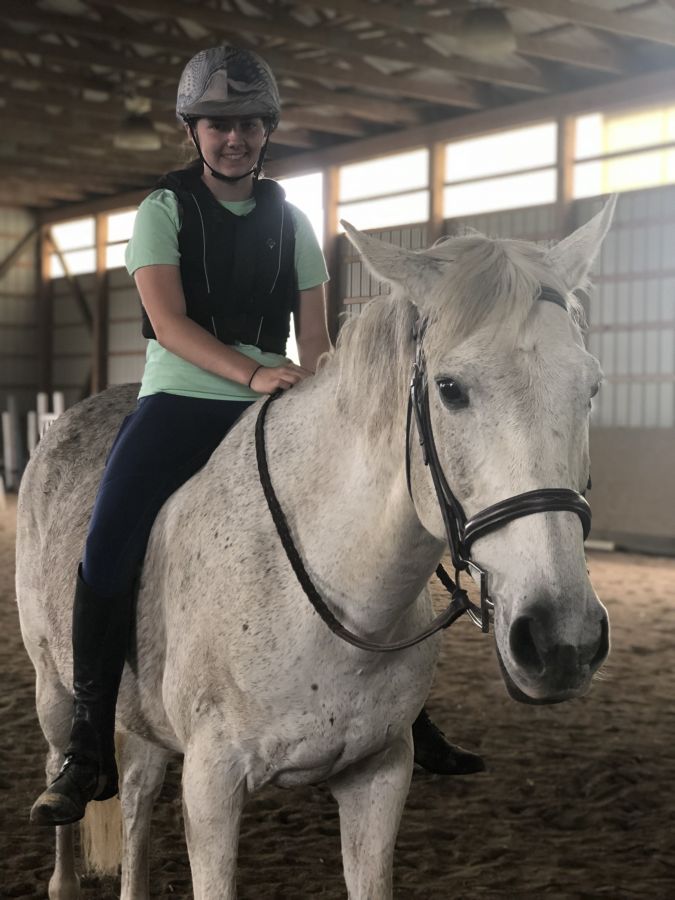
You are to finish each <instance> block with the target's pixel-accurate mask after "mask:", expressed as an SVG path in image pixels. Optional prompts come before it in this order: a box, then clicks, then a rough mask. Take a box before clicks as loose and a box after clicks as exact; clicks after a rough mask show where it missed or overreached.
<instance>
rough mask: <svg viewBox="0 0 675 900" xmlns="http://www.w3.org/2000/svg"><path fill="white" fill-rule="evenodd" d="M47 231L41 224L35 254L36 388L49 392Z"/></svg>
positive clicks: (50, 336)
mask: <svg viewBox="0 0 675 900" xmlns="http://www.w3.org/2000/svg"><path fill="white" fill-rule="evenodd" d="M48 232H49V226H46V225H43V226H42V227H41V228H40V236H39V239H38V242H37V254H36V256H37V259H36V268H37V271H38V278H39V280H38V287H37V322H38V353H39V359H38V390H39V391H44V392H45V393H47V394H51V392H52V386H53V385H52V379H53V369H54V345H53V334H54V310H53V300H54V292H53V284H52V279H51V274H50V266H49V248H50V245H49V240H48Z"/></svg>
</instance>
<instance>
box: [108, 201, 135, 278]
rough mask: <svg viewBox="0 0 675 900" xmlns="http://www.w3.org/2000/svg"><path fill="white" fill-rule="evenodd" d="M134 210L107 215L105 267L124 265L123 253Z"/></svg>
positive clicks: (130, 233)
mask: <svg viewBox="0 0 675 900" xmlns="http://www.w3.org/2000/svg"><path fill="white" fill-rule="evenodd" d="M135 221H136V210H135V209H128V210H125V211H124V212H116V213H111V214H110V215H109V216H108V242H107V245H106V251H105V265H106V269H117V268H122V267H123V266H124V253H125V251H126V249H127V244H128V243H129V238H130V237H131V235H132V232H133V230H134V222H135Z"/></svg>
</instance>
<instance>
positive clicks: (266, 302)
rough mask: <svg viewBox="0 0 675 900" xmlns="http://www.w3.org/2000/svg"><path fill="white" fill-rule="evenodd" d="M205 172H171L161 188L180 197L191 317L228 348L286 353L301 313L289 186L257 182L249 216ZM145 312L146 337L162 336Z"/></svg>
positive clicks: (180, 245) (181, 237)
mask: <svg viewBox="0 0 675 900" xmlns="http://www.w3.org/2000/svg"><path fill="white" fill-rule="evenodd" d="M200 175H201V170H200V169H197V168H192V167H190V168H187V169H180V170H178V171H176V172H169V173H168V175H165V176H163V177H162V179H160V181H159V182H158V187H164V188H169V189H170V190H172V191H173V192H174V193H175V194H176V197H177V198H178V204H179V208H180V211H181V227H180V231H179V234H178V248H179V250H180V274H181V281H182V283H183V292H184V294H185V304H186V312H187V315H188V317H189V318H190V319H192V320H193V321H194V322H197V324H198V325H201V326H202V328H205V329H206V330H207V331H210V332H211V333H212V334H213V335H215V337H216V338H217V339H218V340H219V341H221V342H222V343H223V344H234V342H235V341H240V342H241V343H242V344H254V345H255V346H257V347H259V348H260V349H261V350H267V351H269V352H273V353H284V352H285V350H286V340H287V339H288V335H289V332H290V317H291V313H292V312H294V311H296V309H297V302H298V289H297V280H296V272H295V227H294V223H293V218H292V214H291V210H290V207H289V205H288V203H287V202H286V200H285V196H286V195H285V194H284V191H283V188H282V187H281V186H280V185H278V184H277V183H276V182H275V181H271V180H270V179H263V180H262V181H257V182H255V183H254V187H253V196H254V197H255V202H256V205H255V208H254V209H253V210H252V211H251V212H250V213H248V215H245V216H237V215H235V214H234V213H231V212H229V211H228V210H227V209H225V208H224V207H223V206H221V204H220V203H219V202H218V200H217V199H216V198H215V197H214V196H213V194H212V193H211V191H210V190H209V189H208V188H207V187H206V185H205V184H204V182H203V181H202V179H201V177H200ZM142 312H143V336H144V337H146V338H154V337H155V332H154V329H153V327H152V323H151V322H150V319H149V317H148V315H147V313H146V311H145V309H143V310H142Z"/></svg>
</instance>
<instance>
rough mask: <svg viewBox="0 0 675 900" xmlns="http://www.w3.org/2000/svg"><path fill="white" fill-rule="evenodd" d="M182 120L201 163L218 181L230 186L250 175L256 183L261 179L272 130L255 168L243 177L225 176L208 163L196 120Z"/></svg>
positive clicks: (187, 118)
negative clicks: (198, 135) (198, 134)
mask: <svg viewBox="0 0 675 900" xmlns="http://www.w3.org/2000/svg"><path fill="white" fill-rule="evenodd" d="M182 118H183V121H184V122H185V124H186V125H187V127H188V129H189V131H190V137H191V138H192V143H193V144H194V145H195V147H196V148H197V153H198V154H199V158H200V159H201V161H202V162H203V163H204V165H205V166H206V168H207V169H208V170H209V172H210V173H211V174H212V175H213V177H214V178H217V179H218V181H226V182H228V183H229V184H236V183H237V181H241V180H242V178H248V177H249V175H253V180H254V181H257V180H258V178H259V177H260V172H261V171H262V167H263V162H264V161H265V154H266V153H267V145H268V143H269V140H270V131H271V129H270V128H268V129H267V136H266V138H265V143H264V144H263V146H262V149H261V151H260V154H259V156H258V161H257V163H256V164H255V165H254V166H253V168H252V169H249V170H248V172H244V174H243V175H223V174H222V172H216V170H215V169H214V168H213V167H212V166H211V165H209V163H208V162H207V161H206V159H205V157H204V154H203V153H202V148H201V145H200V143H199V138H198V137H197V130H196V129H195V127H194V123H195V120H194V119H192V118H190V117H188V116H183V117H182Z"/></svg>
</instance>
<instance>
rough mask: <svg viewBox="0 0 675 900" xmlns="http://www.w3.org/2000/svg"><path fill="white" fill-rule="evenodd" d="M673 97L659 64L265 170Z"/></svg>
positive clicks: (323, 163)
mask: <svg viewBox="0 0 675 900" xmlns="http://www.w3.org/2000/svg"><path fill="white" fill-rule="evenodd" d="M659 102H664V103H672V102H675V69H662V70H660V71H658V72H648V73H646V74H642V75H636V76H631V77H630V78H624V79H617V80H616V81H613V82H611V83H609V84H603V85H600V86H593V87H587V88H582V89H580V90H576V91H569V92H567V93H565V94H561V95H560V96H558V97H555V98H551V97H541V98H537V99H536V100H527V101H524V102H522V103H512V104H510V105H504V106H501V107H498V108H492V109H486V110H483V111H482V112H477V113H470V114H468V115H464V116H456V117H455V118H453V119H446V120H445V121H439V122H433V123H430V124H427V125H421V126H417V127H415V128H413V129H406V130H405V131H399V132H397V133H396V134H388V135H380V136H378V137H372V138H367V139H366V140H363V141H350V142H349V143H347V144H343V145H342V146H341V147H327V148H325V149H324V150H322V151H320V152H319V153H302V154H298V155H296V156H294V157H292V158H289V159H285V160H278V161H277V162H275V163H274V164H270V165H269V166H268V167H267V169H268V173H269V174H270V175H271V177H273V178H285V177H290V176H292V175H301V174H304V173H306V172H313V171H316V170H317V169H322V168H324V167H327V166H341V165H346V164H348V163H351V162H360V161H362V160H366V159H373V158H375V157H378V156H386V155H387V154H390V153H397V152H403V151H404V150H408V149H411V148H413V147H422V146H426V145H428V144H432V143H434V142H436V141H452V140H461V139H463V138H468V137H477V136H480V135H482V134H492V133H494V132H497V131H500V130H502V129H505V128H517V127H521V126H525V125H529V124H531V123H535V122H543V121H548V120H551V119H554V118H557V117H559V116H564V115H582V114H583V113H586V112H594V111H596V110H598V109H603V110H614V109H631V108H633V107H635V106H636V105H637V104H643V103H653V104H654V103H659Z"/></svg>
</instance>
